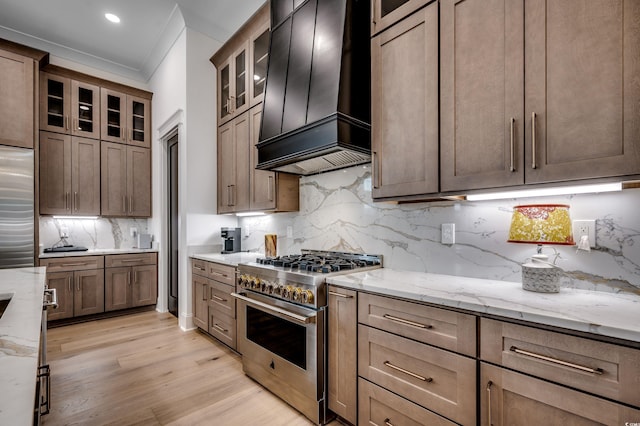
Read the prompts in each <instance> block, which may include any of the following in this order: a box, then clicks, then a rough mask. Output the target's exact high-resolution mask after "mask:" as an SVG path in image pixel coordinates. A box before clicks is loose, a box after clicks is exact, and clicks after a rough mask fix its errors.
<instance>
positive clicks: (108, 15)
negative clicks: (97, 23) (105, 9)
mask: <svg viewBox="0 0 640 426" xmlns="http://www.w3.org/2000/svg"><path fill="white" fill-rule="evenodd" d="M104 17H105V18H107V19H108V20H109V21H111V22H113V23H114V24H118V23H119V22H120V18H118V16H117V15H114V14H113V13H105V14H104Z"/></svg>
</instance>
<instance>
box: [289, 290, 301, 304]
mask: <svg viewBox="0 0 640 426" xmlns="http://www.w3.org/2000/svg"><path fill="white" fill-rule="evenodd" d="M291 300H293V301H294V302H302V289H301V288H300V287H296V288H294V289H293V296H292V297H291Z"/></svg>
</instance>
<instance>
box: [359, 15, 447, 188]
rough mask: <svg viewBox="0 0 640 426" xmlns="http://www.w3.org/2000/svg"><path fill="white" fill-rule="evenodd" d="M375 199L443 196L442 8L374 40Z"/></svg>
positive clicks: (401, 23) (372, 54)
mask: <svg viewBox="0 0 640 426" xmlns="http://www.w3.org/2000/svg"><path fill="white" fill-rule="evenodd" d="M371 61H372V65H371V81H372V92H371V125H372V126H371V127H372V141H371V142H372V151H373V178H372V179H373V191H372V193H373V197H374V198H384V197H392V196H399V195H402V196H406V195H415V194H428V193H433V192H438V5H437V3H433V4H431V5H429V6H427V7H426V8H424V9H421V10H420V11H419V12H417V13H415V14H413V15H411V16H410V17H409V18H407V19H405V20H403V21H401V22H399V23H398V24H396V25H394V26H392V27H390V28H389V29H387V30H386V31H384V32H382V33H380V34H378V35H377V36H375V37H374V38H373V39H372V40H371Z"/></svg>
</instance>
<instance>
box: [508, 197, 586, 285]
mask: <svg viewBox="0 0 640 426" xmlns="http://www.w3.org/2000/svg"><path fill="white" fill-rule="evenodd" d="M508 242H510V243H525V244H537V246H538V247H537V253H536V254H534V255H532V256H531V262H529V263H525V264H523V265H522V288H523V289H525V290H529V291H536V292H540V293H557V292H559V291H560V275H561V271H562V270H561V269H560V268H559V267H557V266H556V265H555V261H556V259H557V256H556V258H554V259H553V261H552V262H549V258H548V256H547V255H545V254H542V245H543V244H558V245H574V244H575V243H574V241H573V234H572V226H571V218H570V216H569V206H568V205H566V204H528V205H521V206H515V207H514V208H513V216H512V218H511V228H510V229H509V240H508Z"/></svg>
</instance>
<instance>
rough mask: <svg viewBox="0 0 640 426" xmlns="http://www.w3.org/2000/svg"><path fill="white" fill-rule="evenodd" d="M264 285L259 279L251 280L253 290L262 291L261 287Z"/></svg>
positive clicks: (253, 278)
mask: <svg viewBox="0 0 640 426" xmlns="http://www.w3.org/2000/svg"><path fill="white" fill-rule="evenodd" d="M261 285H262V280H261V279H260V278H258V277H252V278H251V288H252V289H253V290H260V286H261Z"/></svg>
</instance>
